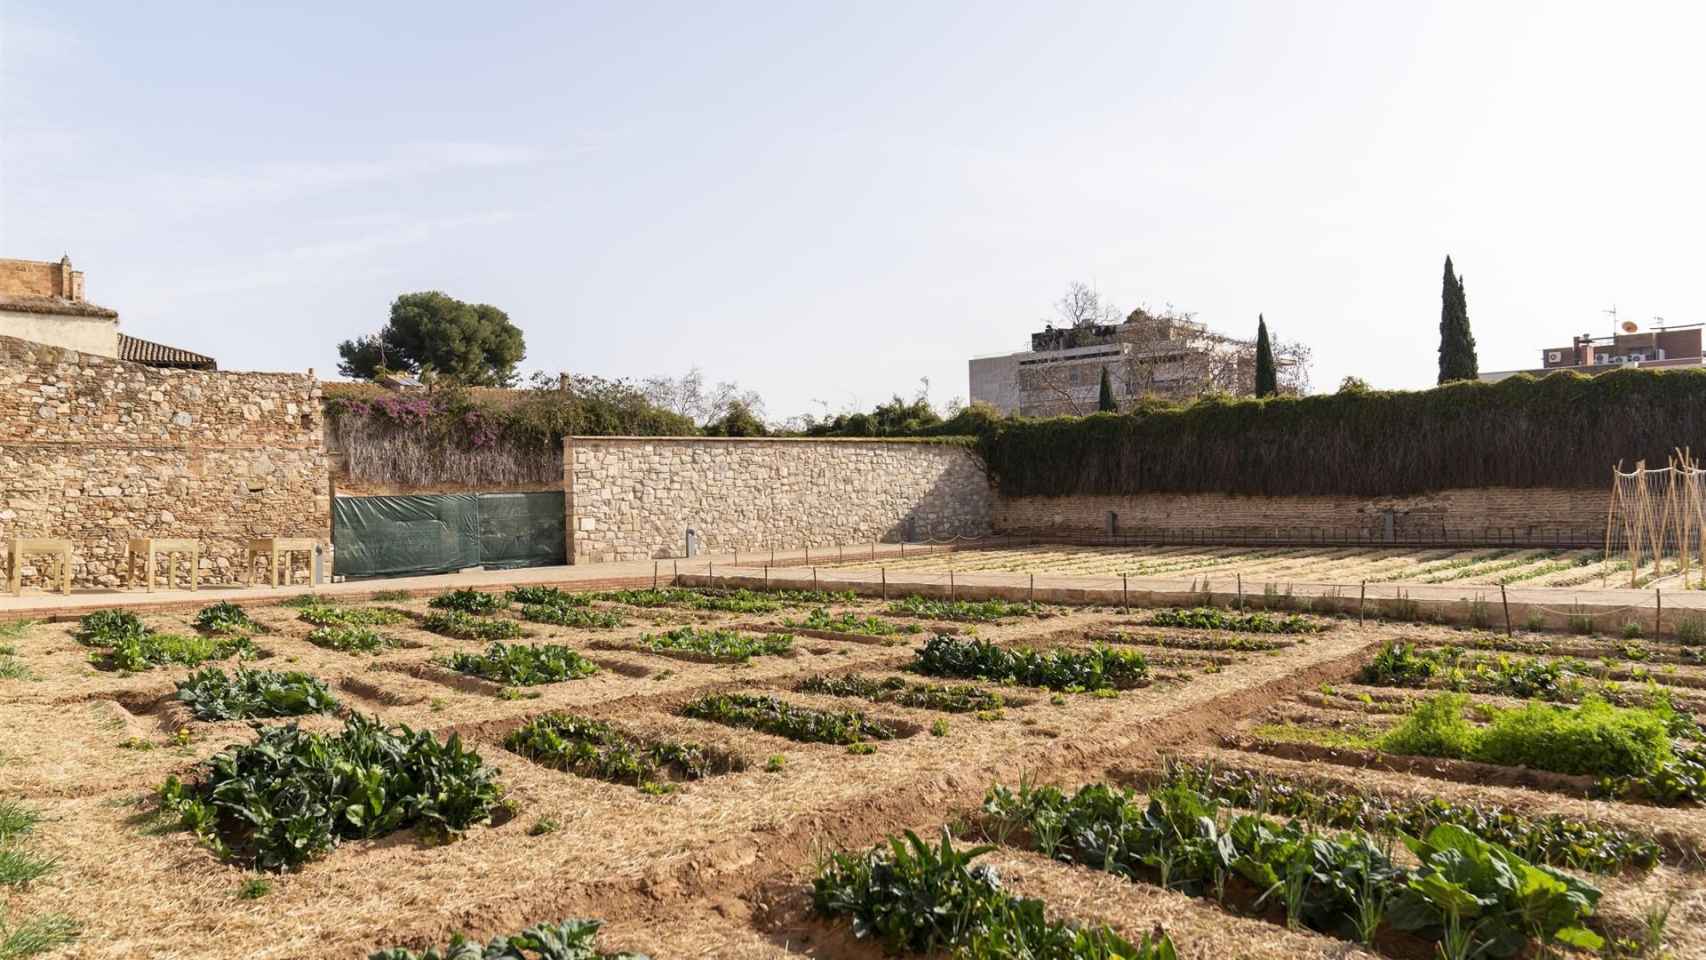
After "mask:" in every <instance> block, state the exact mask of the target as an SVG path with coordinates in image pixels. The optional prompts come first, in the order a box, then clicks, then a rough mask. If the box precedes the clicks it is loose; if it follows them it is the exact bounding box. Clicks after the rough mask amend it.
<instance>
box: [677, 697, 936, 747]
mask: <svg viewBox="0 0 1706 960" xmlns="http://www.w3.org/2000/svg"><path fill="white" fill-rule="evenodd" d="M680 712H681V715H682V716H684V717H689V718H691V719H694V720H709V721H711V722H712V723H720V724H722V725H723V726H726V727H745V728H747V729H749V730H757V731H759V732H760V733H769V734H774V735H775V736H779V737H787V738H788V739H789V740H797V741H799V742H801V743H831V744H838V745H841V746H852V745H854V744H860V743H865V742H867V741H870V740H895V739H898V738H901V737H908V736H911V735H912V734H913V733H916V732H917V731H916V729H915V728H910V727H909V726H907V725H903V724H900V723H897V722H895V721H891V720H873V719H871V718H870V717H867V716H866V715H865V714H863V713H861V712H859V711H857V710H814V709H812V708H810V707H801V706H796V705H795V704H791V703H788V702H787V701H785V700H781V699H778V698H776V697H772V696H765V695H759V694H742V693H731V694H713V695H710V696H704V697H700V698H698V699H696V700H693V701H691V702H689V703H688V704H687V705H685V706H683V707H682V708H681V711H680Z"/></svg>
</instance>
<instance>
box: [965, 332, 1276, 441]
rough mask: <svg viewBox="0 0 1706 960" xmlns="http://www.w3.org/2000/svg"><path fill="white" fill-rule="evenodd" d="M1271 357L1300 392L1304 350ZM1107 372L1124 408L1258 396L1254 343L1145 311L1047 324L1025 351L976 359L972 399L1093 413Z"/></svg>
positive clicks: (1032, 411)
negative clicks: (1147, 400)
mask: <svg viewBox="0 0 1706 960" xmlns="http://www.w3.org/2000/svg"><path fill="white" fill-rule="evenodd" d="M1274 358H1275V363H1276V366H1277V367H1278V372H1279V376H1280V388H1281V390H1282V391H1283V392H1292V393H1297V392H1302V390H1303V389H1304V387H1305V386H1306V383H1305V377H1306V365H1307V352H1306V351H1305V350H1304V349H1303V348H1302V347H1301V346H1299V345H1296V344H1281V343H1279V342H1277V341H1276V342H1275V343H1274ZM1104 368H1106V369H1107V371H1108V378H1109V380H1110V381H1111V382H1112V385H1113V388H1114V396H1115V399H1116V400H1118V401H1119V403H1120V404H1121V406H1124V405H1126V404H1127V403H1129V402H1131V401H1134V400H1136V399H1138V398H1140V397H1161V398H1164V399H1169V400H1188V399H1191V398H1193V397H1199V396H1202V395H1204V394H1208V393H1230V394H1234V395H1245V394H1251V393H1254V392H1255V384H1256V344H1255V342H1254V341H1253V340H1240V339H1238V338H1236V337H1228V336H1224V335H1222V334H1217V333H1213V332H1211V331H1210V330H1209V329H1208V328H1207V327H1206V326H1204V325H1203V324H1201V323H1198V322H1197V321H1195V320H1193V319H1191V318H1190V317H1188V316H1179V315H1172V314H1160V315H1157V314H1152V313H1150V312H1148V311H1146V310H1143V309H1138V310H1134V311H1132V313H1131V315H1130V316H1128V317H1127V318H1126V319H1125V322H1123V323H1117V324H1085V325H1082V326H1075V327H1054V326H1052V325H1051V326H1048V327H1045V328H1044V329H1042V330H1040V331H1038V332H1036V333H1033V334H1032V335H1031V349H1029V350H1027V351H1024V352H1022V353H1009V354H1002V355H998V356H988V357H975V358H973V359H972V361H971V364H970V374H971V399H972V402H974V403H977V402H982V403H987V404H990V405H992V406H994V407H995V408H996V409H998V410H1000V411H1001V412H1002V413H1018V414H1019V415H1020V416H1025V417H1052V416H1061V415H1081V414H1086V413H1092V412H1094V411H1095V410H1096V406H1097V400H1098V397H1099V395H1100V392H1101V383H1102V370H1103V369H1104Z"/></svg>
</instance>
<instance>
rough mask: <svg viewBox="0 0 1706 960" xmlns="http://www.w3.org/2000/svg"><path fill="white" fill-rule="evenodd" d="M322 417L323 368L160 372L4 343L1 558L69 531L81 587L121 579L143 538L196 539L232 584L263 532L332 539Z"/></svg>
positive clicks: (209, 566)
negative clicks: (128, 549)
mask: <svg viewBox="0 0 1706 960" xmlns="http://www.w3.org/2000/svg"><path fill="white" fill-rule="evenodd" d="M321 420H322V414H321V408H320V387H319V383H318V381H316V380H315V379H314V377H313V376H311V375H305V374H288V373H225V372H201V371H191V370H158V369H154V368H152V367H145V366H142V365H139V364H134V363H126V362H124V361H120V360H114V359H111V358H108V357H100V356H94V355H92V354H85V353H78V352H76V351H72V350H64V349H60V348H57V347H49V346H44V345H41V344H37V343H31V342H28V341H24V340H17V339H14V338H10V337H0V563H3V553H4V544H5V541H7V540H9V539H10V538H11V537H14V536H21V537H55V538H63V539H69V540H71V541H72V550H73V559H74V562H73V568H74V569H73V574H74V581H73V582H74V583H75V584H77V585H82V586H92V585H101V586H111V585H115V584H117V583H118V582H119V580H120V576H121V574H122V572H123V567H124V554H125V545H126V542H127V541H128V540H129V539H130V538H132V537H144V536H152V537H193V538H197V539H200V540H201V542H202V573H203V575H204V577H206V579H207V582H221V581H230V580H232V579H235V577H236V574H237V573H238V572H239V570H240V569H241V567H242V550H243V548H244V541H245V540H247V539H248V538H250V537H256V536H268V535H277V536H313V537H318V538H320V539H322V540H326V539H328V538H329V528H330V525H331V502H330V500H329V497H328V490H327V470H326V453H325V446H324V443H323V441H322V435H321V429H322V427H321ZM37 573H38V571H35V570H34V569H31V568H30V567H29V566H27V565H26V568H25V574H26V577H27V578H34V577H35V576H36V575H37Z"/></svg>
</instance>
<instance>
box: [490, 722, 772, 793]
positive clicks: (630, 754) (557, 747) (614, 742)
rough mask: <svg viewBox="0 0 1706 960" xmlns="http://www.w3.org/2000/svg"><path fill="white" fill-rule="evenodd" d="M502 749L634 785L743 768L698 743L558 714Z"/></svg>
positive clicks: (514, 735) (523, 729) (521, 731)
mask: <svg viewBox="0 0 1706 960" xmlns="http://www.w3.org/2000/svg"><path fill="white" fill-rule="evenodd" d="M504 747H505V749H508V750H510V751H511V752H513V753H517V754H520V755H521V756H523V757H526V758H527V759H529V760H532V761H533V762H535V763H538V764H541V765H543V766H547V767H550V768H552V769H554V770H562V771H565V772H567V773H572V774H575V775H576V776H581V777H590V778H593V779H596V780H608V781H610V782H612V783H625V784H628V785H629V786H634V787H642V786H645V785H646V784H648V783H657V782H661V781H665V780H669V779H675V780H700V779H703V778H705V777H708V776H711V775H713V774H717V773H723V772H726V771H730V770H738V769H740V768H741V767H742V766H743V764H742V763H741V761H740V759H739V758H738V757H732V756H728V755H725V754H720V753H717V752H714V751H711V750H709V749H707V748H706V747H705V746H703V745H702V744H698V743H680V742H677V741H673V740H643V739H641V738H638V737H635V736H632V735H630V734H628V733H625V732H624V731H622V730H620V729H618V728H616V727H614V726H611V725H610V724H609V723H606V722H604V721H602V720H593V719H590V718H588V717H582V716H577V715H575V714H572V713H561V712H553V713H547V714H545V715H544V716H541V717H536V718H534V719H533V720H530V721H528V722H527V723H525V724H523V725H522V726H520V727H518V728H517V729H516V730H514V731H513V732H511V733H510V734H509V736H507V737H505V738H504Z"/></svg>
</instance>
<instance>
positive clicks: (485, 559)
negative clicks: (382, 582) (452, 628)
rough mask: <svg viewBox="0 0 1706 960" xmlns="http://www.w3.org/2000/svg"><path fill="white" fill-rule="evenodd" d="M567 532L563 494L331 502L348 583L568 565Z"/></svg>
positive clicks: (339, 560)
mask: <svg viewBox="0 0 1706 960" xmlns="http://www.w3.org/2000/svg"><path fill="white" fill-rule="evenodd" d="M564 530H565V527H564V519H563V494H562V493H561V492H560V491H547V492H543V493H448V494H430V495H420V496H402V497H338V498H337V499H335V500H334V501H332V546H333V548H334V549H335V553H334V554H333V563H334V564H335V566H336V569H335V571H334V572H336V573H337V574H338V575H339V576H343V577H350V578H361V577H406V576H421V575H425V574H431V573H453V572H455V571H457V570H463V569H466V568H468V567H488V568H497V569H508V568H513V567H540V566H549V565H552V564H561V563H566V562H568V557H567V555H566V552H565V549H564V538H563V536H564Z"/></svg>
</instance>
